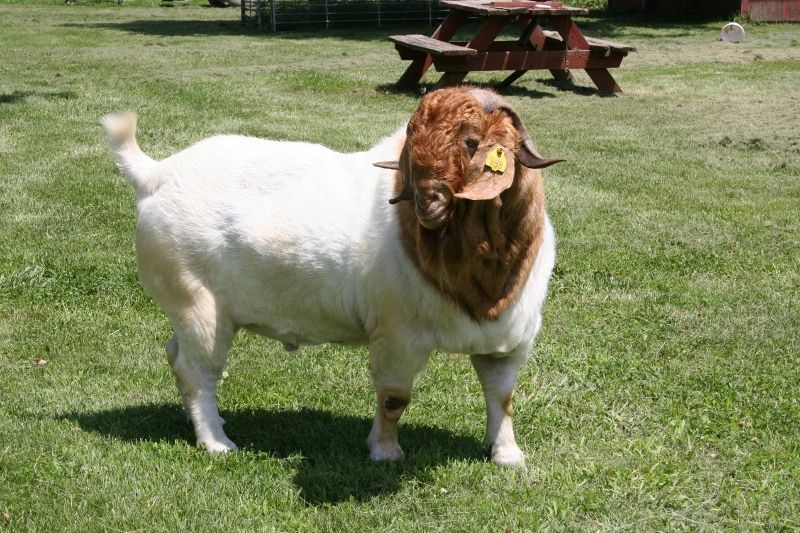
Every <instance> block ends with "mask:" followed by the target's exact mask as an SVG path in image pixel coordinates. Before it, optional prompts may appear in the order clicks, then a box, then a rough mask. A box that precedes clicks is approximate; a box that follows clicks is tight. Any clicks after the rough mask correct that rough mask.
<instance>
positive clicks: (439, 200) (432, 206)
mask: <svg viewBox="0 0 800 533" xmlns="http://www.w3.org/2000/svg"><path fill="white" fill-rule="evenodd" d="M451 200H452V199H451V198H450V195H448V194H446V193H445V192H441V191H431V190H425V191H418V192H417V193H416V194H415V195H414V211H415V212H416V214H417V219H418V220H419V223H420V224H422V225H423V226H425V227H426V228H428V229H438V228H440V227H442V226H443V225H444V224H445V223H446V222H447V220H448V219H449V218H450V210H449V209H448V207H449V206H450V202H451Z"/></svg>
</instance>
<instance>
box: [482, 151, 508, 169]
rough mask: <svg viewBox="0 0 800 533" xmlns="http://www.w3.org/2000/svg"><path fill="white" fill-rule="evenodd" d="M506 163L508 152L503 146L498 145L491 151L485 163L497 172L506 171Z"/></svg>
mask: <svg viewBox="0 0 800 533" xmlns="http://www.w3.org/2000/svg"><path fill="white" fill-rule="evenodd" d="M506 164H507V163H506V154H505V153H503V147H502V146H498V147H497V148H495V149H494V150H492V151H491V152H489V155H487V156H486V162H485V163H484V165H486V166H487V167H489V168H491V169H492V170H494V171H495V172H505V171H506Z"/></svg>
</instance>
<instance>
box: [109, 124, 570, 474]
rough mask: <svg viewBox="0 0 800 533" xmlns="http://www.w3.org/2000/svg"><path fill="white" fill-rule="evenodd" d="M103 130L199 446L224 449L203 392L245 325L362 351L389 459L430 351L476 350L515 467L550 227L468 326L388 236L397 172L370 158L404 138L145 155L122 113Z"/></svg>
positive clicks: (500, 440) (394, 236)
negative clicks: (516, 395)
mask: <svg viewBox="0 0 800 533" xmlns="http://www.w3.org/2000/svg"><path fill="white" fill-rule="evenodd" d="M103 124H104V125H105V127H106V129H107V131H108V133H109V138H110V142H111V146H112V151H113V152H114V154H115V156H116V159H117V162H118V165H119V166H120V168H121V169H122V170H123V171H124V173H125V174H126V175H127V177H128V179H129V181H130V182H131V183H132V184H133V186H134V188H135V190H136V193H137V202H136V208H137V226H136V248H137V261H138V269H139V277H140V280H141V283H142V285H143V286H144V288H145V289H146V290H147V292H148V293H149V294H150V295H151V296H152V297H153V298H154V300H155V301H156V302H157V303H158V304H159V306H160V307H161V308H162V309H163V310H164V312H165V313H166V315H167V316H168V317H169V319H170V321H171V323H172V325H173V327H174V330H175V336H174V337H173V339H172V340H171V341H170V343H168V346H167V351H168V356H169V361H170V364H171V366H172V369H173V372H174V374H175V377H176V381H177V385H178V388H179V390H180V392H181V394H182V396H183V400H184V405H185V408H186V410H187V414H188V415H189V416H190V418H191V420H192V422H193V424H194V427H195V432H196V434H197V439H198V444H199V445H202V446H205V447H206V448H207V449H209V450H211V451H227V450H232V449H235V445H234V444H233V443H232V442H231V441H230V440H229V439H228V438H227V436H226V435H225V433H224V432H223V430H222V425H221V422H220V419H219V416H218V412H217V407H216V399H215V394H216V382H217V379H218V378H219V376H220V374H221V372H222V369H223V367H224V364H225V358H226V354H227V351H228V349H229V347H230V344H231V342H232V341H233V338H234V336H235V332H236V330H237V329H238V328H241V327H244V328H247V329H250V330H252V331H255V332H258V333H260V334H263V335H266V336H268V337H271V338H275V339H278V340H280V341H282V342H283V343H284V345H285V346H286V348H287V349H289V350H291V349H294V348H296V347H297V346H298V345H301V344H315V343H324V342H334V343H344V344H368V345H369V348H370V357H371V370H372V376H373V382H374V385H375V387H376V389H377V390H378V408H377V413H376V418H375V424H374V426H373V429H372V432H371V433H370V437H369V440H368V444H369V447H370V456H371V457H372V458H373V459H374V460H382V459H397V458H399V457H400V456H402V450H401V449H400V447H399V444H398V443H397V435H396V423H397V419H399V416H400V414H401V413H402V410H403V408H404V407H405V405H406V404H407V403H408V399H409V396H410V387H411V382H413V379H414V377H415V376H416V374H417V373H418V372H419V371H420V370H421V369H422V368H423V367H424V366H425V364H426V362H427V359H428V356H429V354H430V353H431V351H432V350H434V349H441V350H445V351H451V352H459V353H466V354H473V364H474V365H475V368H476V370H477V371H478V373H479V377H480V378H481V383H482V385H483V387H484V392H485V395H486V401H487V410H488V416H489V423H488V428H487V437H486V440H487V442H486V445H487V447H489V448H491V456H492V460H493V461H494V462H496V463H500V464H508V465H516V464H521V463H522V462H523V460H524V457H523V455H522V453H521V452H520V451H519V448H518V447H517V445H516V443H515V441H514V436H513V430H512V429H511V422H510V412H509V411H510V404H508V405H506V404H507V402H509V401H510V392H509V387H510V388H511V390H513V386H514V383H515V382H516V375H517V369H518V367H519V365H520V364H521V363H522V362H523V361H524V360H525V358H526V357H527V354H528V352H529V351H530V349H531V347H532V344H533V341H534V338H535V336H536V334H537V332H538V329H539V325H540V321H541V318H540V314H541V307H542V304H543V301H544V299H545V294H546V289H547V284H548V280H549V276H550V272H551V270H552V267H553V263H554V257H555V240H554V235H553V231H552V228H551V227H550V223H549V221H548V220H545V224H546V227H545V229H544V239H543V242H542V244H541V247H540V249H539V253H538V256H537V258H536V260H535V263H534V267H533V269H532V271H531V274H530V277H529V279H528V281H527V283H526V285H525V287H524V289H523V290H522V291H521V293H520V296H519V297H518V298H517V300H516V301H515V302H514V303H513V304H512V305H510V306H509V307H508V308H507V309H506V310H505V311H503V313H502V314H501V315H500V316H499V317H498V318H497V319H496V320H486V321H476V320H474V319H472V318H470V316H469V315H468V314H467V313H465V312H464V310H463V309H461V308H460V307H459V306H458V304H457V303H454V302H453V301H451V299H449V298H447V297H446V296H444V295H443V294H442V293H441V292H440V291H439V290H437V288H435V287H434V286H433V285H432V284H431V283H430V282H429V281H427V280H425V279H424V278H423V276H422V275H421V274H420V272H419V271H418V269H417V267H416V266H415V264H414V263H413V262H412V261H411V260H410V259H409V257H408V253H407V251H406V250H404V248H403V246H402V244H401V242H400V240H399V239H398V234H399V231H400V229H399V223H398V218H397V215H396V209H397V207H396V206H392V205H390V204H389V202H388V200H389V199H390V198H392V196H393V195H394V192H395V176H394V172H392V171H389V170H385V169H380V168H376V167H374V166H373V163H374V162H376V161H383V160H387V159H397V158H398V154H399V152H400V149H401V148H402V145H403V142H404V140H405V135H404V130H403V129H401V130H400V131H398V132H397V133H396V134H395V135H393V136H391V137H388V138H386V139H384V140H383V141H382V142H380V143H379V144H377V145H376V146H375V147H373V148H372V149H370V150H369V151H367V152H359V153H346V154H343V153H338V152H335V151H332V150H330V149H328V148H326V147H323V146H319V145H313V144H307V143H299V142H278V141H268V140H259V139H254V138H248V137H241V136H219V137H213V138H210V139H207V140H204V141H201V142H199V143H197V144H195V145H194V146H192V147H190V148H188V149H186V150H184V151H182V152H179V153H177V154H175V155H173V156H171V157H169V158H167V159H164V160H163V161H160V162H156V161H153V160H152V159H150V158H149V157H147V156H146V155H144V154H143V153H142V152H141V150H140V149H139V147H138V145H137V144H136V141H135V136H134V135H135V130H136V117H135V115H133V114H130V113H122V114H116V115H109V116H107V117H104V119H103ZM477 354H482V355H477ZM484 356H485V357H484ZM501 391H502V393H501ZM503 410H504V411H506V412H508V416H507V417H506V416H504V415H503V413H502V412H500V411H503ZM398 411H399V412H398ZM395 415H396V416H395ZM506 419H507V420H506Z"/></svg>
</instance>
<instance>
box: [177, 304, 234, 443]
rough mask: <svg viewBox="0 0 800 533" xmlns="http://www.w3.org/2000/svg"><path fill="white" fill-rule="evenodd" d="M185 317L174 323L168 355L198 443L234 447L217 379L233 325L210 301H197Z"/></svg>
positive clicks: (223, 361) (230, 339) (223, 365)
mask: <svg viewBox="0 0 800 533" xmlns="http://www.w3.org/2000/svg"><path fill="white" fill-rule="evenodd" d="M185 318H186V319H185V320H181V321H180V322H179V323H175V336H174V337H173V338H172V340H170V341H169V342H168V343H167V359H168V361H169V363H170V367H171V368H172V373H173V374H174V375H175V383H176V384H177V386H178V390H179V391H180V393H181V397H182V398H183V405H184V409H185V411H186V414H187V416H188V418H189V419H190V420H191V422H192V425H193V426H194V432H195V436H196V437H197V445H198V446H199V447H202V448H205V449H207V450H208V451H210V452H228V451H235V450H236V445H235V444H234V443H233V442H232V441H231V440H230V439H229V438H228V437H227V435H225V431H224V430H223V429H222V424H223V423H224V421H223V420H222V418H221V417H220V416H219V411H218V410H217V398H216V394H217V381H218V380H219V378H220V376H221V374H222V370H223V368H224V367H225V360H226V357H227V353H228V349H229V348H230V345H231V343H232V342H233V337H234V328H233V327H232V326H231V325H230V324H229V323H228V322H227V321H226V320H225V319H224V318H223V317H221V316H219V313H218V311H217V309H216V308H215V307H214V306H213V305H211V306H209V305H205V306H202V305H195V306H194V307H193V308H192V310H191V311H190V312H189V313H187V316H186V317H185Z"/></svg>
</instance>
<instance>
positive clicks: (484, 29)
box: [428, 17, 508, 89]
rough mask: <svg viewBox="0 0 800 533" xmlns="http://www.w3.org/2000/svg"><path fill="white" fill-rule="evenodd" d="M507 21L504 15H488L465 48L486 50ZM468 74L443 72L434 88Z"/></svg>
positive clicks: (451, 82) (454, 83)
mask: <svg viewBox="0 0 800 533" xmlns="http://www.w3.org/2000/svg"><path fill="white" fill-rule="evenodd" d="M507 23H508V18H506V17H488V18H487V19H486V20H485V21H484V22H483V25H482V26H481V27H480V29H479V30H478V33H476V34H475V37H473V38H472V40H470V42H468V43H467V44H466V47H467V48H474V49H475V50H486V49H488V48H489V45H490V44H492V43H493V42H494V40H495V39H496V38H497V36H498V35H500V32H501V31H503V28H504V27H505V25H506V24H507ZM428 57H430V56H428ZM467 74H469V73H468V72H445V73H444V75H442V77H441V79H439V81H438V82H436V85H435V86H434V89H441V88H442V87H447V86H450V85H458V84H459V83H461V81H462V80H463V79H464V78H465V77H466V76H467Z"/></svg>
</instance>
